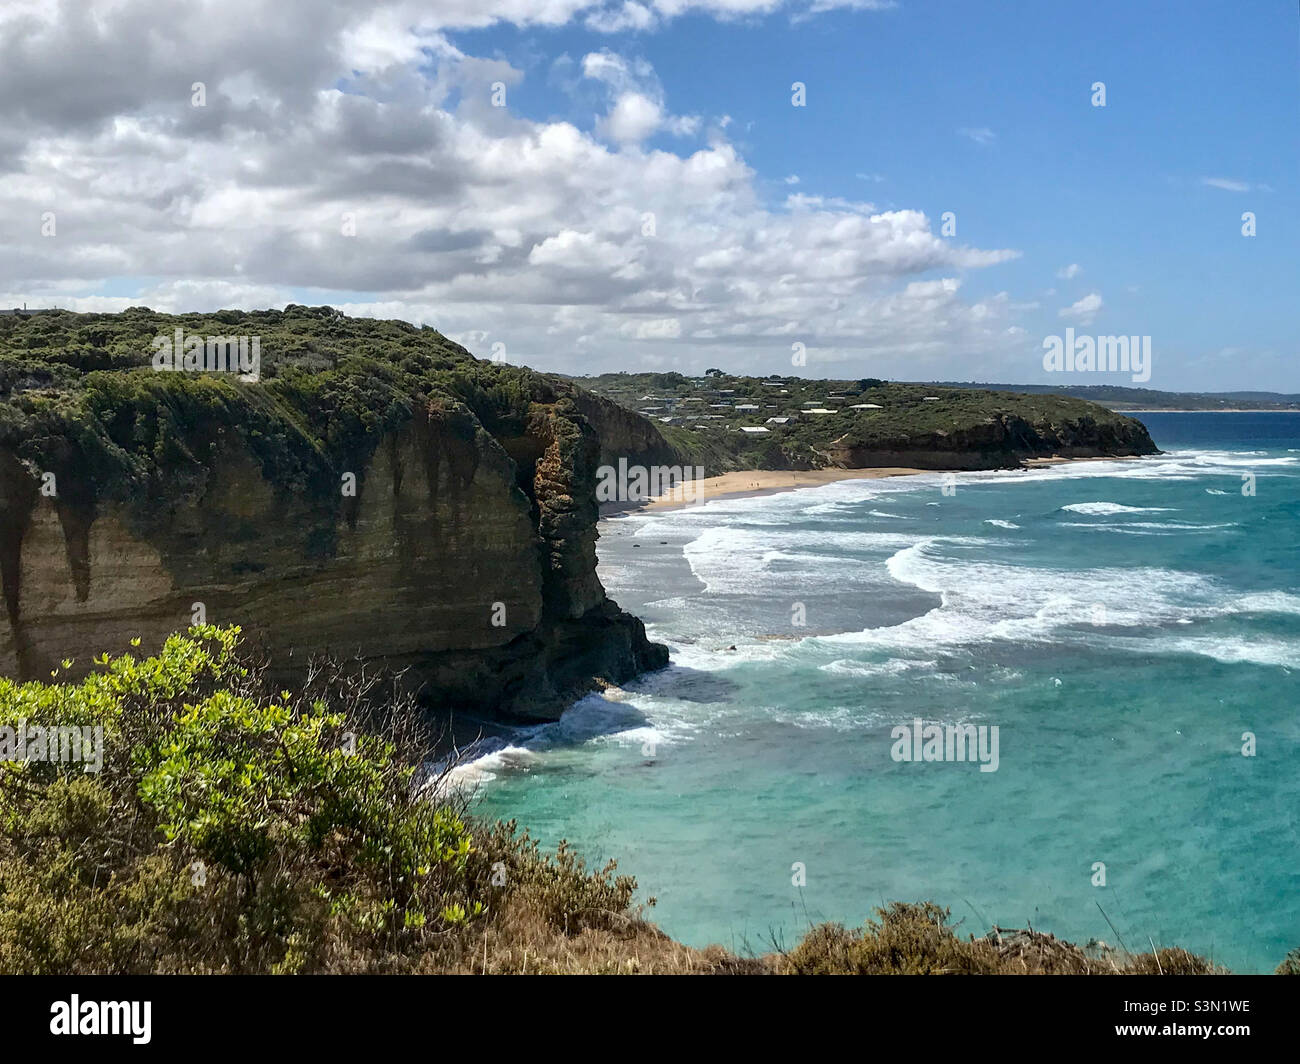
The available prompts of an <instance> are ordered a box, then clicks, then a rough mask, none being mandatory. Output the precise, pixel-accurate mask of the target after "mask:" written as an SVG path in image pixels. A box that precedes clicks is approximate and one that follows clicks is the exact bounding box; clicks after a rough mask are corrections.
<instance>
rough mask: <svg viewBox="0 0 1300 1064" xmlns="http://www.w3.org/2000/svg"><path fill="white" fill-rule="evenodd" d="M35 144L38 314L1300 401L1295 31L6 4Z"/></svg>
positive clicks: (4, 240) (773, 16)
mask: <svg viewBox="0 0 1300 1064" xmlns="http://www.w3.org/2000/svg"><path fill="white" fill-rule="evenodd" d="M1099 83H1100V86H1101V92H1104V106H1099V105H1098V104H1099V103H1100V102H1102V96H1101V95H1100V93H1099V88H1098V84H1099ZM0 108H2V110H0V113H2V114H3V115H4V121H3V123H0V306H21V305H23V304H26V305H28V306H30V307H49V306H58V307H64V308H69V309H74V310H99V311H111V310H118V309H122V308H125V307H128V306H140V305H144V306H149V307H153V308H154V309H156V310H164V311H171V312H182V311H209V310H215V309H219V308H224V307H237V308H246V309H255V308H265V307H283V306H284V305H285V304H287V303H306V304H311V305H319V304H330V305H333V306H336V307H339V308H340V309H342V310H344V311H345V312H347V313H349V314H355V315H361V316H373V317H382V318H402V319H405V320H408V321H411V322H415V323H417V324H429V325H432V326H434V327H436V328H438V329H440V330H441V331H442V332H444V333H445V334H447V335H448V336H450V337H451V338H453V339H455V340H457V341H459V342H460V343H463V344H465V345H466V346H467V347H468V348H470V350H472V351H474V352H475V353H476V354H478V355H481V356H483V357H491V356H495V357H497V358H500V359H503V360H504V361H507V362H511V363H515V364H522V365H529V366H532V367H534V368H537V369H541V370H553V371H561V372H566V373H601V372H608V371H613V370H620V369H623V370H629V371H647V370H648V371H667V370H677V371H680V372H683V373H689V374H698V373H701V372H703V371H704V370H705V369H706V368H711V367H717V368H720V369H724V370H727V371H730V372H736V373H750V374H769V373H798V374H800V375H803V376H809V377H836V378H858V377H864V376H875V377H884V378H890V379H903V380H958V381H988V382H1003V383H1045V384H1061V385H1062V386H1065V385H1080V384H1130V383H1141V385H1142V386H1145V387H1153V388H1160V389H1165V390H1174V391H1181V390H1245V389H1252V390H1254V389H1257V390H1275V391H1287V392H1300V357H1298V356H1300V350H1298V349H1300V340H1297V329H1296V325H1297V319H1298V317H1300V316H1298V315H1297V313H1296V307H1297V306H1300V300H1298V299H1297V295H1296V288H1297V280H1300V269H1298V268H1297V248H1300V211H1297V205H1298V204H1297V192H1296V186H1295V176H1296V174H1297V171H1298V165H1297V164H1298V163H1300V136H1298V134H1300V11H1298V10H1297V4H1296V3H1295V2H1294V0H1276V2H1273V0H1241V2H1237V3H1224V2H1222V0H1220V2H1214V3H1211V2H1202V0H1177V2H1160V0H1151V2H1135V0H1122V2H1113V0H1051V2H1041V0H1030V2H1021V3H1014V2H1005V3H1000V2H993V0H989V2H967V0H898V2H897V3H894V2H890V0H425V2H422V3H410V2H406V0H398V2H385V0H369V2H366V3H358V2H354V0H347V2H340V0H274V2H269V0H217V2H175V0H69V2H66V3H54V2H49V0H5V2H4V4H3V6H0ZM1067 329H1071V330H1073V332H1074V335H1075V336H1085V335H1086V336H1094V337H1095V336H1103V335H1123V336H1133V337H1149V338H1150V348H1151V365H1150V378H1149V380H1146V381H1144V382H1135V381H1134V377H1135V374H1133V373H1131V372H1129V373H1126V372H1096V371H1088V370H1086V369H1081V370H1080V369H1076V370H1075V371H1074V372H1072V373H1061V372H1051V371H1049V370H1048V369H1046V368H1045V367H1044V361H1043V360H1044V354H1045V350H1046V348H1045V344H1047V343H1049V342H1050V338H1051V337H1063V336H1065V334H1066V333H1065V331H1066V330H1067Z"/></svg>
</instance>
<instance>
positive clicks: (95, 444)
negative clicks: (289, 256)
mask: <svg viewBox="0 0 1300 1064" xmlns="http://www.w3.org/2000/svg"><path fill="white" fill-rule="evenodd" d="M176 329H181V330H183V331H184V333H185V334H187V335H195V336H201V337H207V336H228V335H247V336H255V337H257V338H258V339H259V341H260V355H261V359H260V361H261V366H260V376H261V380H260V382H259V383H257V384H249V383H247V382H243V381H240V380H238V379H236V375H235V374H232V373H216V374H209V373H160V372H155V371H154V370H153V368H152V352H153V348H152V346H151V345H152V342H153V340H154V338H155V337H158V336H170V335H172V333H173V332H174V330H176ZM561 390H563V389H561ZM562 398H563V396H562V395H561V394H560V392H559V391H557V389H556V387H555V386H554V384H553V383H552V382H550V381H548V379H547V378H545V377H544V376H542V375H541V374H537V373H533V372H531V371H529V370H526V369H519V368H516V367H512V366H505V365H498V364H494V363H491V362H484V361H480V360H478V359H476V358H474V356H473V355H471V354H470V353H469V352H468V351H466V350H465V349H464V348H463V347H461V346H459V345H458V344H455V343H452V342H451V341H450V340H448V339H447V338H446V337H444V336H443V335H442V334H441V333H439V332H437V331H436V330H434V329H430V328H417V327H415V326H413V325H410V324H408V323H406V322H399V321H375V320H370V319H358V318H348V317H346V316H345V315H343V314H341V313H339V312H338V311H336V310H334V309H333V308H331V307H303V306H297V305H290V306H289V307H286V308H285V309H284V310H283V311H277V310H267V311H252V312H247V313H246V312H242V311H218V312H216V313H215V314H181V315H167V314H159V313H155V312H153V311H151V310H149V309H148V308H144V307H133V308H131V309H129V310H125V311H123V312H122V313H120V314H74V313H70V312H52V313H41V314H34V315H30V316H26V317H24V316H20V315H12V316H5V317H3V318H0V448H9V449H11V450H13V451H14V452H15V453H16V454H17V455H18V456H19V457H20V458H21V459H22V460H23V461H25V462H27V463H29V464H30V465H31V466H32V467H33V468H38V469H40V470H53V471H55V472H56V473H57V472H58V471H59V470H60V469H66V470H69V471H72V470H75V471H76V472H77V476H76V478H74V479H77V480H78V481H87V482H88V483H86V488H85V490H87V491H88V492H90V493H91V494H93V495H94V496H95V497H99V498H105V497H106V498H113V499H125V498H128V497H130V496H131V494H132V493H133V492H135V491H137V490H140V489H141V488H147V487H148V486H149V484H150V481H151V478H154V477H156V476H157V474H158V473H159V471H160V470H165V471H166V474H167V477H168V480H169V490H171V491H174V490H176V487H175V486H176V485H177V484H178V483H180V484H185V483H187V482H189V483H198V482H201V480H202V472H203V470H204V469H205V468H206V467H207V465H208V463H209V462H210V461H211V458H212V456H213V454H214V453H215V452H216V446H215V444H216V440H217V437H218V436H219V435H220V434H223V433H231V434H234V435H235V436H237V437H238V438H240V439H241V440H243V441H244V443H245V444H246V445H247V446H248V448H249V450H250V451H251V452H252V453H253V454H254V455H256V456H257V458H258V459H259V461H260V462H261V465H262V468H263V472H264V475H265V476H266V479H267V480H268V481H269V482H270V483H272V484H274V485H277V486H279V487H282V488H284V489H286V490H303V489H309V488H312V487H316V488H322V486H324V485H328V489H327V490H328V491H333V492H334V494H337V492H336V491H334V486H335V485H336V484H337V483H338V475H339V473H340V472H341V471H343V470H351V469H358V468H361V467H363V466H364V464H365V461H366V459H368V458H369V456H370V454H371V453H372V452H373V449H374V447H375V446H376V445H377V444H378V441H379V440H380V439H381V438H382V437H383V436H384V434H385V433H386V432H389V431H391V430H393V429H395V428H397V427H399V426H400V425H402V424H404V423H405V422H406V421H408V420H409V419H410V418H411V417H412V415H413V413H414V411H415V410H416V408H417V407H422V408H424V409H426V410H428V411H431V412H433V413H435V414H438V415H441V416H445V417H448V418H450V419H451V420H452V421H453V422H454V423H457V424H458V425H459V428H460V431H462V432H472V431H473V429H472V424H473V420H474V419H477V420H478V421H479V422H481V424H482V425H483V426H484V428H486V429H487V431H489V432H491V433H493V434H494V435H495V434H501V435H506V436H512V435H519V434H521V433H522V431H523V428H524V425H525V423H526V420H527V418H528V415H529V411H530V406H531V404H532V403H534V402H542V403H553V402H556V401H558V400H560V399H562ZM467 414H468V415H472V417H466V416H465V415H467ZM458 415H459V416H458Z"/></svg>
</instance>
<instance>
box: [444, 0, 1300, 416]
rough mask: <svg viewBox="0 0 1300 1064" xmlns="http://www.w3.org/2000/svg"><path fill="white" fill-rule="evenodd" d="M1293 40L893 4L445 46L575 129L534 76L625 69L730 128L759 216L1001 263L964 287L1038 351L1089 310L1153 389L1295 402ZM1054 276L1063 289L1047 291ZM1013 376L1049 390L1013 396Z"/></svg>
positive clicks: (1254, 23)
mask: <svg viewBox="0 0 1300 1064" xmlns="http://www.w3.org/2000/svg"><path fill="white" fill-rule="evenodd" d="M1298 37H1300V16H1298V15H1297V11H1296V9H1295V7H1294V5H1289V4H1285V3H1248V4H1244V5H1235V4H1234V5H1225V4H1222V3H1204V2H1190V3H1184V2H1179V3H1155V4H1150V3H1143V4H1134V3H1132V2H1114V0H1102V2H1098V3H1087V4H1083V3H1076V4H1070V3H1016V4H965V3H953V2H951V0H948V2H928V3H927V2H923V0H912V2H910V3H906V4H903V5H900V6H899V7H898V8H895V9H891V10H886V11H867V12H855V11H831V12H826V13H823V14H820V15H816V16H812V17H809V18H806V19H803V20H800V21H798V22H793V21H792V20H791V18H790V17H788V16H775V17H773V16H769V17H765V18H751V19H745V20H741V21H736V22H719V21H716V20H714V19H711V18H707V17H702V16H694V17H688V18H684V19H681V20H679V21H677V22H674V23H672V24H671V25H670V26H669V27H667V28H665V29H664V30H662V31H660V32H658V33H653V34H644V33H635V32H628V33H624V34H621V35H618V36H617V37H615V38H614V39H613V40H611V39H610V38H608V37H606V36H605V35H602V34H596V33H592V32H590V31H587V30H584V29H583V28H581V27H565V28H562V29H555V30H520V29H518V28H515V27H502V26H498V27H493V28H491V29H486V30H480V31H475V32H472V33H466V34H462V35H455V36H454V37H453V39H454V40H456V41H457V43H462V44H463V45H464V47H465V48H466V49H467V50H469V51H472V52H474V53H476V54H499V55H501V56H504V57H507V58H508V59H509V60H510V61H511V63H512V64H513V65H515V66H517V67H520V68H522V69H524V70H526V71H527V73H528V79H527V83H528V91H527V93H524V94H521V97H522V99H521V103H520V105H519V106H520V108H521V109H522V110H524V111H525V112H526V113H529V114H531V115H533V116H534V117H538V118H544V117H559V118H562V119H564V120H566V121H570V122H574V123H575V124H577V125H580V126H588V127H589V126H591V125H592V124H593V121H594V118H595V116H596V114H597V108H598V106H599V100H598V98H589V99H585V100H584V99H581V98H579V99H575V98H573V96H572V95H569V94H566V93H565V92H564V91H563V90H562V89H561V88H559V87H557V86H555V85H554V84H547V81H548V74H549V73H550V72H551V69H552V68H553V67H554V66H555V64H556V62H557V60H559V61H560V63H561V66H563V59H561V57H565V56H568V57H573V56H581V55H583V54H585V53H587V52H589V51H591V50H593V49H599V48H609V47H613V48H616V49H620V50H625V51H626V53H627V54H629V55H636V56H640V57H644V58H645V59H647V60H648V61H649V62H650V64H651V65H652V66H653V67H654V69H655V71H656V72H657V74H658V76H659V78H660V80H661V81H662V83H663V86H664V89H665V93H666V96H667V101H668V103H669V104H670V105H671V106H672V107H673V108H674V109H678V110H683V111H691V112H700V113H706V114H729V115H731V116H732V118H733V119H734V121H735V123H736V124H737V126H739V130H738V131H737V132H736V134H735V139H736V141H737V143H738V144H740V145H742V146H743V148H744V154H745V158H746V160H747V162H748V163H749V164H750V165H751V166H752V167H753V168H754V169H755V170H756V171H757V172H758V174H759V175H760V179H761V180H762V181H765V182H766V183H767V184H768V185H769V186H770V187H768V188H767V189H766V191H767V193H768V195H769V196H770V198H771V201H772V204H773V206H774V207H775V206H778V205H779V203H780V202H781V201H782V200H784V198H785V196H786V195H787V194H788V193H789V192H790V191H791V186H789V185H787V184H786V182H785V179H786V178H788V177H790V176H792V175H793V176H797V177H798V178H799V183H798V185H797V186H795V187H796V188H797V190H798V191H800V192H804V193H807V194H809V195H819V196H827V197H843V198H847V199H863V198H865V199H869V200H871V201H872V202H874V203H876V204H878V205H879V206H881V207H885V208H889V207H910V208H919V209H921V210H924V211H925V212H926V213H927V214H928V215H930V217H931V218H934V219H937V218H939V217H940V216H941V215H942V213H943V212H944V211H953V212H955V213H956V215H957V234H958V237H959V239H961V240H963V241H970V242H972V243H974V244H976V245H978V246H981V247H991V246H992V247H1012V248H1016V249H1018V250H1020V251H1022V252H1023V256H1022V257H1021V258H1019V259H1017V260H1015V261H1012V262H1008V263H1006V264H1003V265H1000V266H998V267H996V268H995V269H992V270H988V271H978V272H976V273H975V274H973V275H972V276H971V279H970V281H969V287H970V290H972V291H975V292H980V293H986V294H990V295H991V294H993V293H995V292H996V291H999V290H1001V289H1005V288H1009V289H1011V290H1012V291H1014V292H1016V293H1017V294H1018V295H1019V296H1021V297H1022V298H1024V299H1025V300H1026V301H1031V300H1037V301H1040V302H1041V303H1042V304H1043V306H1042V309H1041V311H1040V312H1039V313H1038V314H1036V315H1031V316H1030V317H1029V318H1028V320H1029V321H1035V322H1037V324H1038V329H1037V330H1036V331H1037V332H1040V333H1042V334H1044V335H1046V334H1048V333H1052V332H1059V331H1060V329H1061V326H1060V321H1061V319H1060V318H1059V317H1058V316H1057V312H1058V310H1059V308H1060V307H1061V306H1064V305H1068V304H1072V303H1073V302H1075V301H1076V300H1077V299H1079V298H1083V297H1084V296H1086V295H1088V294H1089V293H1091V292H1099V293H1100V294H1101V295H1102V299H1103V310H1102V311H1101V312H1100V313H1098V314H1097V316H1096V318H1095V319H1094V326H1095V328H1094V329H1093V331H1095V332H1098V333H1122V334H1126V335H1127V334H1140V335H1152V337H1153V341H1155V344H1156V348H1157V351H1158V353H1159V354H1158V356H1157V358H1156V359H1155V360H1154V362H1155V365H1154V373H1153V381H1152V384H1153V385H1154V386H1158V387H1163V388H1169V389H1180V388H1222V389H1230V388H1239V387H1261V388H1270V389H1277V390H1290V391H1300V357H1297V356H1300V349H1298V348H1300V344H1298V343H1297V325H1298V324H1300V320H1298V316H1297V313H1296V306H1297V301H1298V297H1297V295H1296V291H1295V290H1296V287H1297V283H1298V282H1300V268H1298V267H1297V260H1298V256H1297V248H1300V224H1298V219H1300V212H1298V211H1297V198H1296V190H1295V184H1294V178H1293V175H1295V174H1296V173H1297V172H1298V171H1300V148H1298V146H1300V121H1298V116H1300V62H1298V61H1297V39H1298ZM795 81H802V82H804V83H805V84H806V85H807V86H808V106H807V107H805V108H802V109H801V108H795V107H792V106H791V105H790V95H791V94H790V90H789V86H790V84H791V83H793V82H795ZM1096 81H1102V82H1105V85H1106V97H1107V99H1106V106H1105V107H1104V108H1101V107H1093V106H1092V104H1091V98H1092V89H1091V86H1092V84H1093V83H1094V82H1096ZM742 131H743V132H742ZM960 131H968V132H966V133H962V132H960ZM674 140H675V138H673V137H671V136H668V135H663V136H660V137H659V138H657V140H656V141H655V143H657V144H659V145H660V146H662V147H664V148H665V149H667V150H672V149H673V147H674ZM1209 182H1214V184H1211V183H1209ZM1225 186H1227V187H1225ZM1241 186H1245V187H1244V188H1243V187H1241ZM1243 211H1253V212H1255V214H1256V216H1257V235H1256V236H1255V237H1254V238H1246V237H1243V236H1242V233H1241V226H1242V222H1241V214H1242V212H1243ZM1070 264H1078V265H1079V266H1080V269H1079V271H1078V273H1077V274H1076V276H1074V277H1072V278H1069V279H1067V278H1064V277H1058V276H1056V274H1057V273H1058V271H1061V270H1063V269H1065V268H1067V267H1068V266H1070ZM941 272H942V271H935V275H937V274H938V273H941ZM1051 289H1055V291H1056V293H1057V294H1056V296H1055V297H1052V296H1046V295H1045V294H1044V292H1045V291H1047V290H1051ZM1076 331H1084V330H1083V329H1082V327H1078V328H1077V329H1076ZM1166 353H1167V354H1168V356H1169V361H1170V363H1171V365H1169V366H1167V367H1166V366H1164V365H1162V364H1161V363H1162V361H1163V360H1162V359H1161V358H1160V357H1159V355H1164V354H1166ZM959 354H960V353H959V352H954V356H957V355H959ZM1242 356H1247V357H1248V360H1249V363H1253V368H1254V369H1256V370H1257V373H1258V376H1256V377H1255V378H1254V379H1252V380H1250V381H1249V382H1247V381H1244V380H1243V379H1242V376H1241V375H1242V373H1243V371H1244V367H1243V365H1242V364H1241V358H1242ZM952 372H953V374H954V375H956V376H957V377H960V376H961V373H960V362H959V361H958V360H956V359H955V360H954V363H953V365H952ZM1031 376H1033V379H1036V380H1041V381H1044V382H1049V383H1050V382H1051V381H1052V379H1053V378H1052V377H1051V376H1049V375H1047V374H1045V373H1042V372H1040V373H1038V374H1037V375H1032V374H1030V375H1026V376H1025V377H1023V378H1017V379H1023V380H1025V381H1026V382H1028V381H1029V380H1030V377H1031ZM1121 378H1122V375H1121V377H1116V378H1115V380H1116V381H1119V380H1120V379H1121Z"/></svg>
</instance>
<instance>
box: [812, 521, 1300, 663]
mask: <svg viewBox="0 0 1300 1064" xmlns="http://www.w3.org/2000/svg"><path fill="white" fill-rule="evenodd" d="M960 553H961V552H960V551H959V550H954V549H953V546H952V543H951V541H949V540H944V539H940V538H938V537H935V538H931V539H927V540H923V541H922V542H920V543H917V544H914V545H913V546H910V547H907V548H905V549H903V550H901V551H899V552H898V553H897V554H895V555H893V556H892V557H891V558H890V559H889V561H888V563H887V567H888V569H889V572H890V573H891V575H893V577H894V578H895V579H896V580H898V581H899V582H900V583H905V584H910V585H912V586H914V587H917V588H920V589H922V590H924V591H929V592H932V593H934V594H937V595H939V597H940V601H941V605H939V606H938V607H936V608H935V609H932V610H930V611H929V612H927V613H925V614H923V615H922V616H920V617H915V618H912V619H911V620H908V621H905V622H904V623H902V624H898V625H890V626H886V627H881V628H871V629H867V630H865V631H861V632H847V633H843V634H839V635H830V636H822V637H819V638H818V640H817V642H819V643H821V644H824V645H829V646H835V645H845V644H847V645H859V646H866V647H874V648H878V649H882V650H890V651H904V652H909V651H910V652H912V653H917V652H921V653H924V652H926V651H929V652H931V653H932V652H933V651H934V650H936V649H940V648H943V649H949V650H951V649H955V648H959V647H963V646H971V645H975V644H982V643H989V642H993V641H997V640H1011V641H1015V642H1018V643H1035V642H1055V641H1059V640H1061V639H1071V640H1075V641H1084V642H1088V641H1096V640H1103V641H1104V640H1106V639H1108V638H1110V634H1111V633H1113V632H1114V631H1115V630H1116V629H1124V628H1145V629H1160V628H1162V627H1166V626H1172V625H1174V624H1179V623H1181V622H1183V621H1185V620H1208V619H1213V618H1217V617H1226V616H1233V615H1239V614H1246V613H1252V614H1254V613H1285V614H1293V613H1297V612H1300V596H1296V595H1293V594H1290V593H1289V592H1281V591H1274V592H1265V593H1252V594H1243V593H1236V592H1233V591H1232V590H1231V589H1228V588H1225V587H1223V586H1222V585H1221V584H1220V583H1218V582H1217V581H1215V580H1212V579H1210V578H1209V577H1205V576H1201V575H1198V574H1195V573H1184V572H1178V571H1175V570H1171V569H1163V568H1154V567H1145V568H1127V569H1078V570H1072V569H1039V568H1032V567H1029V566H1020V565H1011V564H1007V563H1004V562H1001V561H990V560H980V559H974V560H972V559H968V558H963V557H960V556H959V554H960ZM1067 631H1068V634H1067ZM1225 638H1227V637H1225ZM1140 642H1141V643H1142V645H1144V646H1146V647H1147V648H1148V653H1152V652H1160V651H1161V650H1163V649H1168V650H1169V651H1170V652H1174V651H1175V649H1176V650H1177V652H1184V651H1187V652H1196V648H1198V647H1199V648H1201V649H1202V650H1204V651H1205V652H1206V653H1207V654H1209V653H1210V651H1211V650H1213V651H1214V653H1213V654H1211V655H1210V656H1215V657H1219V659H1220V660H1229V658H1228V657H1226V656H1224V655H1226V654H1227V653H1228V652H1227V651H1225V650H1224V649H1223V647H1222V646H1221V645H1220V644H1219V643H1218V642H1215V641H1214V640H1213V639H1208V638H1207V639H1205V640H1202V639H1200V637H1180V640H1179V641H1178V643H1177V644H1174V643H1170V642H1168V641H1161V640H1159V639H1154V638H1152V639H1144V640H1141V641H1140ZM1229 642H1231V640H1229ZM1286 647H1290V648H1291V649H1290V650H1286V649H1285V648H1286ZM1297 652H1300V644H1290V643H1285V642H1282V641H1277V646H1276V648H1274V650H1271V651H1269V652H1268V653H1267V655H1266V656H1267V657H1268V660H1269V662H1273V661H1275V660H1277V661H1280V660H1282V659H1283V658H1285V657H1286V655H1287V654H1289V653H1297ZM1232 660H1243V661H1245V660H1251V659H1250V658H1249V655H1248V654H1246V653H1245V652H1242V653H1241V654H1240V655H1238V657H1237V658H1233V659H1232Z"/></svg>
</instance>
